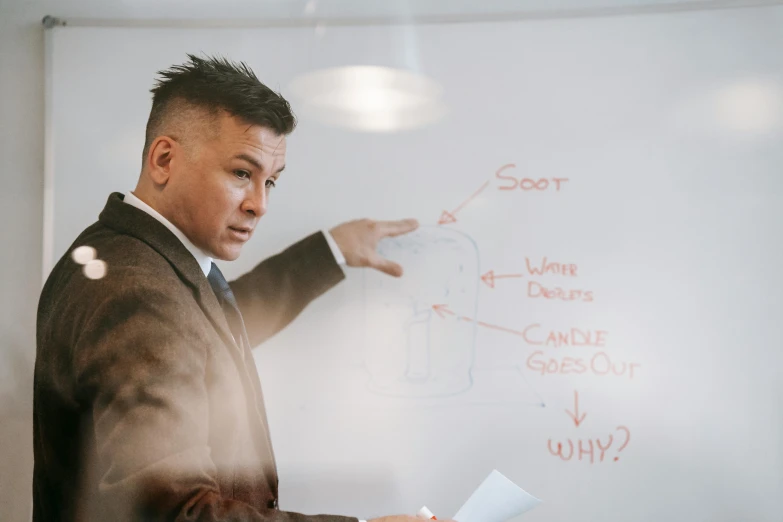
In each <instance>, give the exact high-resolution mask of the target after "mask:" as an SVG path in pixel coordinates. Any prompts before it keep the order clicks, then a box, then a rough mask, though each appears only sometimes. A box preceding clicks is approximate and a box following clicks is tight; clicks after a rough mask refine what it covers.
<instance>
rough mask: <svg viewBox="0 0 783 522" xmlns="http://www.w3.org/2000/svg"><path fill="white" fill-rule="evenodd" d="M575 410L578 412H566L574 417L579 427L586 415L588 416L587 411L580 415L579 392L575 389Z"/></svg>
mask: <svg viewBox="0 0 783 522" xmlns="http://www.w3.org/2000/svg"><path fill="white" fill-rule="evenodd" d="M574 411H575V412H576V413H571V412H570V411H568V410H566V411H565V412H566V413H567V414H568V416H569V417H571V419H573V421H574V424H575V425H576V427H577V428H578V427H579V425H580V424H582V421H583V420H585V417H586V416H587V414H586V413H583V414H582V416H581V417H580V416H579V392H577V391H576V390H574Z"/></svg>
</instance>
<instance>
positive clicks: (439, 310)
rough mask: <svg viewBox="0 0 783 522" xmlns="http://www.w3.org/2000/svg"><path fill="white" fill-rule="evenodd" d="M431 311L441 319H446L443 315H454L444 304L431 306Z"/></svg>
mask: <svg viewBox="0 0 783 522" xmlns="http://www.w3.org/2000/svg"><path fill="white" fill-rule="evenodd" d="M432 309H433V310H435V313H436V314H438V315H439V316H441V317H442V318H445V317H446V316H445V315H443V314H444V313H446V314H451V315H456V314H455V313H454V312H452V311H451V310H449V308H448V306H447V305H444V304H436V305H432Z"/></svg>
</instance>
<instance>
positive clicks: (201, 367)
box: [33, 56, 417, 522]
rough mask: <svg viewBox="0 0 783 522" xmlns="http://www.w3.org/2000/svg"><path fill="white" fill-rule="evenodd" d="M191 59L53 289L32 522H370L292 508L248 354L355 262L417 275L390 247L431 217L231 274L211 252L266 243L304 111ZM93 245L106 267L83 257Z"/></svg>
mask: <svg viewBox="0 0 783 522" xmlns="http://www.w3.org/2000/svg"><path fill="white" fill-rule="evenodd" d="M189 59H190V60H189V62H187V63H186V64H184V65H180V66H174V67H172V68H170V69H169V70H166V71H162V72H161V73H160V74H161V78H160V79H159V82H158V83H157V85H156V86H155V87H154V88H153V90H152V92H153V103H152V110H151V113H150V117H149V121H148V123H147V133H146V141H145V146H144V152H143V166H142V170H141V175H140V178H139V182H138V185H137V187H136V189H135V190H134V191H133V192H131V193H127V194H125V195H122V194H117V193H115V194H112V195H111V196H110V197H109V200H108V202H107V203H106V206H105V208H104V209H103V211H102V212H101V214H100V217H99V219H98V222H96V223H95V224H93V225H91V226H90V227H88V228H87V229H86V230H84V232H82V234H81V235H80V236H79V237H78V238H77V239H76V241H75V242H74V244H73V245H72V247H71V248H70V249H69V251H68V252H67V253H66V254H65V255H64V256H63V257H62V259H60V261H59V262H58V263H57V265H56V266H55V268H54V270H53V271H52V273H51V275H50V276H49V278H48V280H47V282H46V285H45V286H44V289H43V292H42V294H41V299H40V303H39V311H38V325H37V329H38V332H37V333H38V344H37V360H36V368H35V390H34V399H35V404H34V410H35V412H34V442H35V445H34V447H35V472H34V479H33V498H34V513H33V519H34V520H35V521H36V522H48V521H54V520H57V521H60V520H62V521H68V522H71V521H82V520H86V521H111V522H114V521H124V520H145V521H147V520H155V521H157V520H161V521H163V520H176V521H185V520H188V521H190V520H198V521H228V520H231V521H246V520H247V521H251V520H252V521H269V522H351V521H353V522H356V519H353V518H346V517H338V516H331V515H321V516H306V515H300V514H298V513H292V512H285V511H280V510H278V508H277V506H278V498H277V493H278V477H277V469H276V466H275V459H274V453H273V451H272V446H271V440H270V436H269V430H268V426H267V420H266V414H265V410H264V403H263V396H262V392H261V387H260V383H259V382H258V373H257V371H256V367H255V364H254V361H253V357H252V354H251V352H250V349H251V348H252V347H254V346H256V345H258V344H259V343H261V342H263V341H264V340H265V339H268V338H269V337H270V336H272V335H274V334H275V333H276V332H278V331H280V330H281V329H282V328H284V327H285V326H286V325H287V324H289V323H290V322H291V321H292V320H293V319H294V318H295V317H296V316H297V315H298V314H299V313H300V312H301V310H302V309H303V308H304V307H305V306H306V305H307V304H308V303H309V302H310V301H312V300H313V299H315V298H316V297H318V296H319V295H321V294H322V293H323V292H325V291H326V290H328V289H329V288H331V287H332V286H334V285H335V284H337V283H338V282H339V281H340V280H341V279H342V278H343V277H344V276H343V272H342V269H341V268H340V266H339V265H340V264H341V263H345V264H347V265H348V266H356V267H371V268H374V269H378V270H381V271H383V272H386V273H388V274H390V275H393V276H399V275H401V274H402V269H401V267H400V266H398V265H397V264H395V263H393V262H391V261H388V260H385V259H382V258H381V257H380V256H379V255H378V254H377V253H376V245H377V242H378V241H379V240H380V239H381V238H383V237H385V236H393V235H398V234H404V233H406V232H409V231H412V230H414V229H415V228H416V226H417V224H416V222H415V221H413V220H407V221H399V222H373V221H369V220H360V221H353V222H349V223H345V224H342V225H340V226H338V227H336V228H334V229H332V230H331V231H330V232H329V233H324V232H319V233H316V234H313V235H311V236H310V237H308V238H306V239H304V240H302V241H300V242H299V243H297V244H295V245H293V246H292V247H290V248H288V249H287V250H285V251H284V252H282V253H280V254H278V255H276V256H274V257H272V258H270V259H267V260H266V261H264V262H262V263H261V264H259V265H258V266H257V267H256V268H255V269H253V270H252V271H251V272H249V273H248V274H246V275H244V276H242V277H241V278H239V279H238V280H236V281H234V282H232V283H230V284H229V283H227V282H226V281H225V279H224V278H223V276H222V274H221V273H220V271H219V270H218V269H217V266H215V265H214V263H213V262H212V259H223V260H234V259H236V258H237V257H238V256H239V254H240V251H241V249H242V246H243V245H244V244H245V243H246V242H247V241H248V240H249V239H250V237H251V236H252V235H253V232H254V230H255V228H256V226H257V225H258V221H259V220H260V219H261V217H262V216H263V215H264V214H265V213H266V211H267V204H268V198H269V195H270V191H271V190H272V188H273V187H274V186H275V185H276V184H277V183H278V182H279V181H280V178H281V175H282V172H283V169H284V167H285V155H286V135H287V134H289V133H290V132H291V131H293V129H294V126H295V119H294V116H293V114H292V113H291V110H290V107H289V105H288V102H286V101H285V100H284V99H283V98H282V97H281V96H280V95H278V94H276V93H274V92H273V91H271V90H270V89H269V88H267V87H266V86H265V85H263V84H262V83H261V82H259V81H258V79H257V78H256V76H255V75H254V74H253V72H252V71H251V70H250V69H249V68H248V67H247V66H245V65H244V64H239V65H236V64H233V63H231V62H228V61H226V60H222V59H202V58H198V57H194V56H190V57H189ZM85 245H86V246H90V247H93V248H95V249H96V251H97V254H98V257H99V258H100V259H101V260H102V261H104V262H105V263H106V265H107V267H108V270H107V273H106V274H105V276H104V277H102V278H100V279H90V278H87V277H85V274H84V273H83V272H82V270H81V266H80V265H79V264H78V263H76V262H75V261H74V260H73V259H72V257H71V254H72V252H73V250H74V249H75V248H77V247H79V246H85ZM346 494H350V492H346ZM385 518H386V519H387V522H408V519H411V518H412V517H406V516H397V517H385Z"/></svg>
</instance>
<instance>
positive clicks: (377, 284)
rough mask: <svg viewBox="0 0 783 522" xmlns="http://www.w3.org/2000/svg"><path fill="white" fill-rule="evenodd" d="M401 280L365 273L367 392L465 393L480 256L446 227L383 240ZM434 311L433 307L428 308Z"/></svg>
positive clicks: (384, 253)
mask: <svg viewBox="0 0 783 522" xmlns="http://www.w3.org/2000/svg"><path fill="white" fill-rule="evenodd" d="M378 251H379V253H380V254H381V255H382V256H383V257H386V258H388V259H391V260H392V261H395V262H397V263H399V264H401V265H402V266H403V268H404V271H405V273H404V275H403V276H402V277H401V278H394V277H389V276H387V275H385V274H383V273H380V272H377V271H374V270H368V271H366V272H365V280H364V297H365V366H366V369H367V371H368V372H369V374H370V381H369V389H370V390H371V391H372V392H374V393H377V394H381V395H389V396H398V397H444V396H450V395H456V394H459V393H462V392H465V391H467V390H468V389H469V388H470V387H471V385H472V377H471V369H472V365H473V360H474V347H475V338H476V322H475V318H476V312H477V303H478V302H477V295H478V283H479V260H478V250H477V248H476V245H475V243H474V242H473V240H472V239H471V238H470V237H469V236H467V235H465V234H463V233H462V232H459V231H456V230H452V229H448V228H443V227H437V226H432V227H421V228H419V229H418V230H417V231H415V232H413V233H411V234H406V235H404V236H400V237H396V238H388V239H384V240H383V241H381V243H380V244H379V247H378ZM433 306H435V308H433Z"/></svg>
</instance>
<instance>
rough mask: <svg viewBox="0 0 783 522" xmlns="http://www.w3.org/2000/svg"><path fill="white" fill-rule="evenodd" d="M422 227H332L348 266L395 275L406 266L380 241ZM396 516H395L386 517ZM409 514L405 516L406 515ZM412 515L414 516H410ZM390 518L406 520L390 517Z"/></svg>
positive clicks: (362, 222) (360, 223) (364, 223)
mask: <svg viewBox="0 0 783 522" xmlns="http://www.w3.org/2000/svg"><path fill="white" fill-rule="evenodd" d="M417 228H419V222H418V221H416V220H415V219H403V220H400V221H373V220H371V219H358V220H356V221H348V222H347V223H343V224H341V225H337V226H336V227H334V228H333V229H331V230H330V231H329V233H330V234H332V237H333V238H334V241H335V242H336V243H337V246H338V247H340V251H341V252H342V253H343V255H344V256H345V262H346V263H347V264H348V266H354V267H370V268H374V269H376V270H380V271H381V272H383V273H386V274H389V275H391V276H394V277H400V276H401V275H402V267H401V266H400V265H398V264H397V263H395V262H393V261H390V260H388V259H384V258H383V257H381V256H380V255H379V254H378V252H377V247H378V241H380V240H381V239H383V238H385V237H394V236H400V235H402V234H407V233H408V232H413V231H414V230H416V229H417ZM386 518H395V517H385V518H384V519H383V520H385V519H386ZM403 518H405V517H403ZM408 518H410V517H408ZM387 522H405V521H403V520H399V521H397V520H389V521H387Z"/></svg>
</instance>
